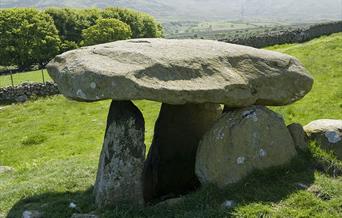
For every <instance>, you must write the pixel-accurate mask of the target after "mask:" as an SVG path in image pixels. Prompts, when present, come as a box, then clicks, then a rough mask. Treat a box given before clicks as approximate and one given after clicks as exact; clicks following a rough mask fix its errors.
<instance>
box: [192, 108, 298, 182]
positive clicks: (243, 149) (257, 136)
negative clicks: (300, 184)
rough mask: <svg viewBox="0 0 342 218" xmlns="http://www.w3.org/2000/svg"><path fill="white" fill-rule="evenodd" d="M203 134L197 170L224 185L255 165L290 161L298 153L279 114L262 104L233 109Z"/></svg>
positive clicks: (205, 179) (204, 179)
mask: <svg viewBox="0 0 342 218" xmlns="http://www.w3.org/2000/svg"><path fill="white" fill-rule="evenodd" d="M225 111H227V112H226V113H224V115H223V116H222V117H221V118H220V119H219V120H218V121H217V122H216V123H215V124H214V126H213V127H212V128H211V129H210V130H209V131H208V132H207V133H206V134H205V135H204V137H203V138H202V140H201V142H200V144H199V147H198V150H197V156H196V167H195V172H196V175H197V177H198V178H199V180H200V182H201V183H202V184H207V183H211V184H215V185H217V186H219V187H221V188H223V187H225V186H226V185H229V184H232V183H236V182H239V181H240V180H241V179H243V178H244V177H246V176H248V175H249V174H250V173H251V172H252V171H253V170H255V169H266V168H269V167H275V166H280V165H283V164H286V163H288V162H289V161H290V160H291V159H292V158H293V157H294V156H295V155H296V154H297V153H296V149H295V146H294V143H293V140H292V137H291V135H290V133H289V131H288V129H287V127H286V125H285V123H284V120H283V118H282V117H280V115H278V114H276V113H275V112H273V111H271V110H269V109H267V108H266V107H263V106H251V107H247V108H242V109H231V110H227V109H226V110H225Z"/></svg>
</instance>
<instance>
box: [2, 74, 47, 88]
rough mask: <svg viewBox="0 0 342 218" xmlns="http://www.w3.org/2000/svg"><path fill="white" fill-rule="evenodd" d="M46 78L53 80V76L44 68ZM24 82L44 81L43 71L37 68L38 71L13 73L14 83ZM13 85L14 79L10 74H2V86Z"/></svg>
mask: <svg viewBox="0 0 342 218" xmlns="http://www.w3.org/2000/svg"><path fill="white" fill-rule="evenodd" d="M44 79H45V81H51V78H50V76H49V74H48V73H47V71H46V70H44ZM23 82H43V77H42V71H41V70H36V71H30V72H23V73H16V74H13V84H14V85H18V84H21V83H23ZM11 85H12V81H11V76H10V75H2V76H0V88H1V87H6V86H11Z"/></svg>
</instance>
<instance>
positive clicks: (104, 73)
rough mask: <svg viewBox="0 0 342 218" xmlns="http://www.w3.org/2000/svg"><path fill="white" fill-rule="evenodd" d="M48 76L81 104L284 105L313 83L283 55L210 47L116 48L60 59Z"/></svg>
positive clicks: (132, 44) (154, 43) (180, 43)
mask: <svg viewBox="0 0 342 218" xmlns="http://www.w3.org/2000/svg"><path fill="white" fill-rule="evenodd" d="M47 69H48V71H49V74H50V76H51V77H52V78H53V80H54V81H55V82H56V83H57V84H58V88H59V90H60V91H61V93H62V94H64V95H65V96H67V97H70V98H73V99H76V100H80V101H97V100H102V99H114V100H135V99H148V100H154V101H159V102H163V103H168V104H184V103H219V104H225V105H227V106H229V107H244V106H249V105H252V104H260V105H287V104H290V103H292V102H295V101H297V100H299V99H301V98H302V97H304V96H305V95H306V94H307V93H308V92H309V91H310V90H311V87H312V84H313V79H312V78H311V76H310V75H309V74H308V73H307V71H306V70H305V69H304V67H303V66H302V64H300V63H299V61H298V60H297V59H295V58H293V57H291V56H289V55H285V54H281V53H277V52H273V51H267V50H261V49H255V48H251V47H246V46H241V45H234V44H228V43H224V42H217V41H210V40H190V39H187V40H176V39H134V40H126V41H116V42H113V43H107V44H101V45H96V46H91V47H84V48H80V49H77V50H73V51H68V52H66V53H64V54H61V55H58V56H57V57H56V58H55V59H53V60H52V61H51V62H50V63H49V64H48V66H47Z"/></svg>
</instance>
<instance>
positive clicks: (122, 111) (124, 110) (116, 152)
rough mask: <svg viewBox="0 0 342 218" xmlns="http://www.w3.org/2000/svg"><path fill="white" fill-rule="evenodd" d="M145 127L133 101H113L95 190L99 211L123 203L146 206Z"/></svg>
mask: <svg viewBox="0 0 342 218" xmlns="http://www.w3.org/2000/svg"><path fill="white" fill-rule="evenodd" d="M144 133H145V123H144V118H143V116H142V114H141V112H140V111H139V109H138V108H137V107H136V106H135V105H134V104H133V103H132V102H130V101H118V102H116V101H113V102H112V104H111V106H110V110H109V113H108V118H107V128H106V133H105V138H104V143H103V148H102V151H101V156H100V162H99V168H98V173H97V178H96V183H95V187H94V194H95V201H96V204H97V206H98V207H100V208H101V207H104V206H114V205H115V204H116V203H120V202H130V203H134V204H143V203H144V201H143V184H142V182H143V181H142V173H143V168H144V159H145V145H144Z"/></svg>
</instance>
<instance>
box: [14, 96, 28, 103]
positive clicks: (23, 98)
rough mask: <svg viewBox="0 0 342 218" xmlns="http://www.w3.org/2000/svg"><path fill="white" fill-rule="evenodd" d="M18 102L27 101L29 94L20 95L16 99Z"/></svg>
mask: <svg viewBox="0 0 342 218" xmlns="http://www.w3.org/2000/svg"><path fill="white" fill-rule="evenodd" d="M15 101H16V102H19V103H24V102H25V101H27V96H26V95H21V96H18V97H17V98H16V99H15Z"/></svg>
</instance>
